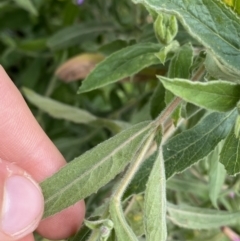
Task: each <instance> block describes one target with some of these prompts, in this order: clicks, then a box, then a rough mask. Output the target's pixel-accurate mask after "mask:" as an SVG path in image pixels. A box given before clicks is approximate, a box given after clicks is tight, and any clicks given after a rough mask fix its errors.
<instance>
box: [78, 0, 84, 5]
mask: <svg viewBox="0 0 240 241" xmlns="http://www.w3.org/2000/svg"><path fill="white" fill-rule="evenodd" d="M83 2H84V0H76V4H77V5H81V4H83Z"/></svg>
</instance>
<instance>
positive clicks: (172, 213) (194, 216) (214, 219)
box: [167, 203, 240, 229]
mask: <svg viewBox="0 0 240 241" xmlns="http://www.w3.org/2000/svg"><path fill="white" fill-rule="evenodd" d="M167 210H168V213H169V217H170V220H171V221H172V222H174V223H175V224H176V225H178V226H180V227H183V228H187V229H214V228H220V227H222V226H227V225H231V224H234V223H236V222H239V220H240V218H239V215H240V212H239V211H235V212H227V211H219V210H213V209H206V208H196V207H190V206H185V205H184V206H181V205H173V204H170V203H168V205H167Z"/></svg>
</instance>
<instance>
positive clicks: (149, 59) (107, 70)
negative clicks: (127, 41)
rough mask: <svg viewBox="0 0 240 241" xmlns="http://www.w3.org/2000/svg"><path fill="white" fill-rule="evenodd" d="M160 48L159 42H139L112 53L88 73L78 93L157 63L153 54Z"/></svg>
mask: <svg viewBox="0 0 240 241" xmlns="http://www.w3.org/2000/svg"><path fill="white" fill-rule="evenodd" d="M160 48H161V45H160V44H153V43H140V44H135V45H133V46H129V47H127V48H124V49H121V50H119V51H117V52H115V53H113V54H112V55H110V56H109V57H108V58H106V59H105V60H104V61H102V62H101V63H100V64H98V65H97V66H96V68H95V69H94V70H93V71H92V72H91V73H90V74H89V75H88V77H87V78H86V79H85V80H84V81H83V84H82V86H81V87H80V89H79V91H78V93H83V92H87V91H90V90H94V89H97V88H100V87H103V86H106V85H108V84H111V83H114V82H116V81H118V80H121V79H123V78H126V77H128V76H131V75H133V74H136V73H138V72H139V71H140V70H142V69H144V68H146V67H148V66H150V65H153V64H158V63H159V60H158V58H157V57H156V56H155V55H154V54H155V53H157V52H158V51H159V50H160Z"/></svg>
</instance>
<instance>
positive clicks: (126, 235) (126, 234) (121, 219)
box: [109, 132, 154, 241]
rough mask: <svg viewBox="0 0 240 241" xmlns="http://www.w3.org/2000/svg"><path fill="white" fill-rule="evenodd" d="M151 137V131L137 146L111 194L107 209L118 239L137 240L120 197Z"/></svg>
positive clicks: (140, 161)
mask: <svg viewBox="0 0 240 241" xmlns="http://www.w3.org/2000/svg"><path fill="white" fill-rule="evenodd" d="M153 138H154V133H153V132H151V134H150V135H149V136H148V138H147V139H146V140H145V141H144V142H143V143H142V145H141V146H140V147H139V150H138V151H137V153H136V155H135V156H134V158H133V160H132V164H131V165H130V166H129V167H128V170H127V171H126V173H125V175H124V177H123V179H122V180H121V181H120V183H119V184H118V185H117V188H116V191H115V193H113V195H112V198H111V201H110V209H109V211H110V215H111V219H112V221H113V223H114V229H115V232H116V236H117V239H118V240H128V241H138V238H137V236H136V234H135V233H134V232H133V230H132V229H131V228H130V226H129V224H128V223H127V221H126V218H125V215H124V213H123V208H122V206H121V199H122V195H123V192H124V190H125V189H126V187H127V184H128V183H129V181H130V180H131V179H132V178H133V175H134V174H135V171H137V169H138V168H139V166H140V164H141V163H142V161H143V159H144V157H145V155H146V154H147V152H148V150H149V148H150V147H151V145H152V143H153Z"/></svg>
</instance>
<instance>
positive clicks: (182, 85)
mask: <svg viewBox="0 0 240 241" xmlns="http://www.w3.org/2000/svg"><path fill="white" fill-rule="evenodd" d="M159 79H160V80H161V82H162V83H163V85H164V87H165V88H166V89H168V90H169V91H171V92H172V93H173V94H175V95H177V96H179V97H181V98H182V99H184V100H185V101H188V102H190V103H192V104H195V105H198V106H200V107H203V108H206V109H210V110H215V111H229V110H231V109H233V108H234V107H235V106H236V104H237V102H238V100H239V99H240V85H237V84H234V83H231V82H227V81H221V80H219V81H210V82H205V83H202V82H191V81H189V80H186V79H169V78H166V77H159Z"/></svg>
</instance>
